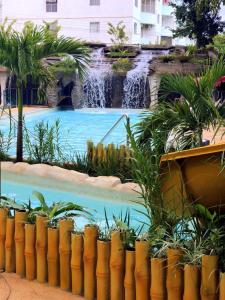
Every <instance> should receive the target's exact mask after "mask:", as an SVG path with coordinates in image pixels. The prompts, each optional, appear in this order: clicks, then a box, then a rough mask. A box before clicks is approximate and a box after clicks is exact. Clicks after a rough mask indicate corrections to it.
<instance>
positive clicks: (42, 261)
mask: <svg viewBox="0 0 225 300" xmlns="http://www.w3.org/2000/svg"><path fill="white" fill-rule="evenodd" d="M47 221H48V219H47V217H43V216H37V217H36V251H37V281H38V282H40V283H44V282H46V281H47V274H48V270H47V266H48V264H47V245H48V236H47Z"/></svg>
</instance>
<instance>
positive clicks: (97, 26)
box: [90, 22, 100, 33]
mask: <svg viewBox="0 0 225 300" xmlns="http://www.w3.org/2000/svg"><path fill="white" fill-rule="evenodd" d="M90 32H91V33H97V32H100V23H99V22H91V23H90Z"/></svg>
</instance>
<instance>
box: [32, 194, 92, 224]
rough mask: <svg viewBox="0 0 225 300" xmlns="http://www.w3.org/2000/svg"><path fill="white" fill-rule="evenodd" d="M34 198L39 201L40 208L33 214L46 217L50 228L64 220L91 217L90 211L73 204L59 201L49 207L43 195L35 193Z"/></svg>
mask: <svg viewBox="0 0 225 300" xmlns="http://www.w3.org/2000/svg"><path fill="white" fill-rule="evenodd" d="M33 196H34V197H36V198H37V200H38V201H39V206H38V207H36V208H35V209H34V210H33V213H34V214H35V215H37V214H39V215H43V216H46V217H47V218H48V222H49V225H50V226H53V227H55V226H56V225H57V223H58V221H59V220H60V219H62V218H73V217H79V216H85V217H89V218H90V217H91V213H90V212H88V210H86V209H85V208H84V207H82V206H80V205H77V204H75V203H73V202H65V201H57V202H53V203H52V204H51V205H48V204H47V202H46V200H45V197H44V196H43V194H41V193H39V192H37V191H34V192H33Z"/></svg>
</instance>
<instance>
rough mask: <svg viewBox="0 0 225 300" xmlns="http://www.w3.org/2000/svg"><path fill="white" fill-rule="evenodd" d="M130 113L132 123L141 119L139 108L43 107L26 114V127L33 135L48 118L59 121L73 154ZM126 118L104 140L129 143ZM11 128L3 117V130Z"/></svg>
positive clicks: (68, 150) (65, 145)
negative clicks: (61, 108) (35, 129)
mask: <svg viewBox="0 0 225 300" xmlns="http://www.w3.org/2000/svg"><path fill="white" fill-rule="evenodd" d="M122 114H127V115H129V117H130V120H131V124H135V123H136V122H137V121H138V119H139V114H140V111H139V110H126V109H123V110H121V109H115V110H114V109H110V110H95V109H91V110H71V111H68V110H66V111H63V110H62V111H60V110H56V109H48V110H43V111H41V112H38V113H33V114H32V113H31V114H27V115H26V117H25V123H26V128H27V129H28V130H29V132H30V133H31V135H30V136H31V138H32V136H33V135H34V136H35V132H34V130H33V129H34V126H35V124H37V123H38V122H40V121H42V120H43V121H48V122H49V124H53V123H54V122H55V121H56V120H60V136H61V142H62V145H63V149H64V152H65V153H67V154H71V153H72V152H74V151H77V152H84V151H86V142H87V140H90V139H91V140H92V141H93V142H94V143H98V142H100V140H101V139H102V138H103V137H104V135H105V134H106V133H107V131H108V130H109V129H110V128H111V127H112V126H113V124H114V123H115V122H116V121H117V120H118V119H119V118H120V117H121V116H122ZM124 124H125V119H124V120H123V121H122V122H120V124H119V125H118V126H117V127H116V128H115V129H114V130H113V132H112V133H111V134H110V135H109V136H108V138H107V139H106V140H105V143H107V144H109V143H115V144H117V145H119V144H122V143H125V142H126V129H125V126H124ZM8 128H9V121H8V120H2V119H1V120H0V130H2V131H3V132H5V133H6V132H7V130H8ZM12 148H13V149H11V152H10V153H11V154H14V153H15V143H14V145H13V147H12Z"/></svg>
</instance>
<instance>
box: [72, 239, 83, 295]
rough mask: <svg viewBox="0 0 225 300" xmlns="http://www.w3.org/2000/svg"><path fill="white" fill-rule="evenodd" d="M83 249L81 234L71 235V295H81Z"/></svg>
mask: <svg viewBox="0 0 225 300" xmlns="http://www.w3.org/2000/svg"><path fill="white" fill-rule="evenodd" d="M83 249H84V240H83V235H81V234H75V233H73V234H72V256H71V272H72V293H73V294H74V295H82V294H83V289H84V269H83Z"/></svg>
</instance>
